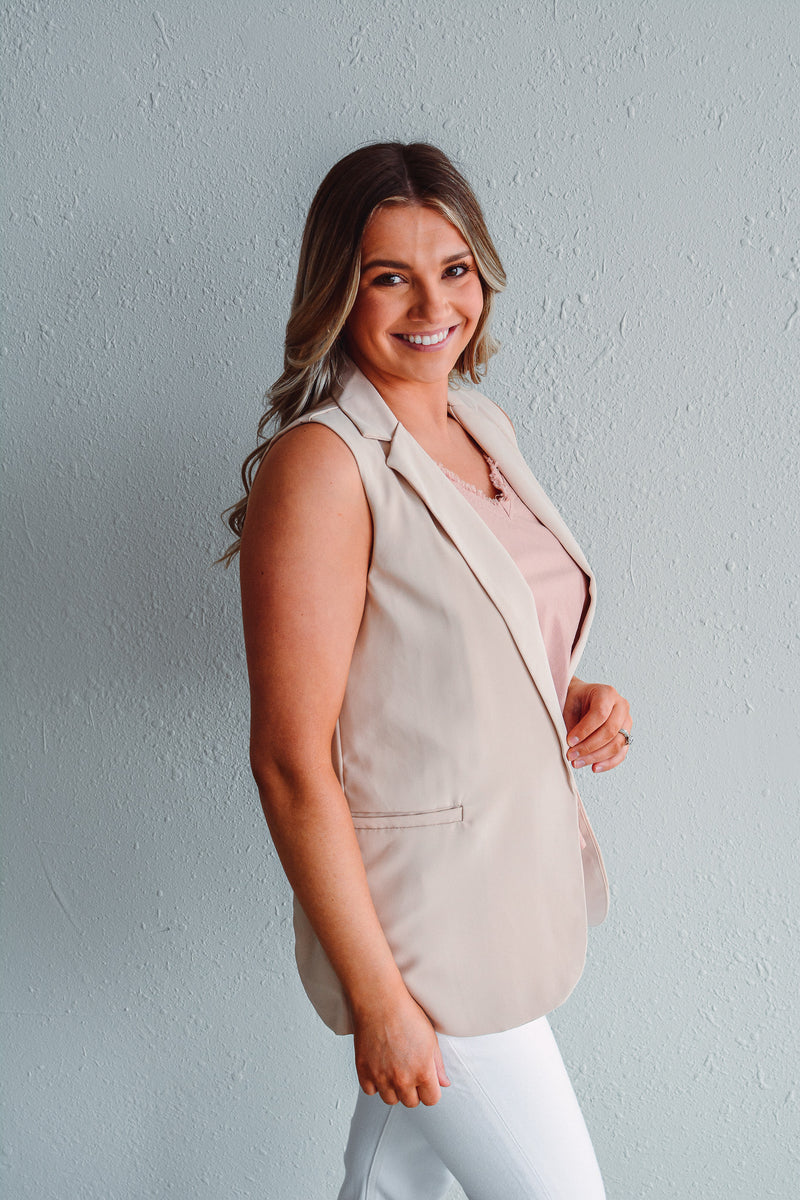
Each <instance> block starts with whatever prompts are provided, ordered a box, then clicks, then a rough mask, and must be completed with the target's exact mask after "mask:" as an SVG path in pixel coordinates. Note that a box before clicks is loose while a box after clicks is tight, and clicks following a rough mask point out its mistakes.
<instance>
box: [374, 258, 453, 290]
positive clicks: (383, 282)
mask: <svg viewBox="0 0 800 1200" xmlns="http://www.w3.org/2000/svg"><path fill="white" fill-rule="evenodd" d="M471 270H472V267H471V266H470V264H469V263H466V262H459V263H451V264H450V266H449V267H445V275H447V276H448V278H449V279H463V278H464V276H465V275H467V274H468V273H469V272H470V271H471ZM449 271H461V274H460V275H448V272H449ZM390 279H399V280H401V281H402V280H403V276H402V275H398V274H397V272H396V271H389V272H387V273H386V274H385V275H376V277H375V278H374V279H373V281H372V282H373V284H375V285H377V286H378V287H396V286H397V285H396V284H394V283H390V282H389V280H390Z"/></svg>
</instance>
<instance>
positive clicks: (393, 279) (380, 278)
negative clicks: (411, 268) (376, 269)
mask: <svg viewBox="0 0 800 1200" xmlns="http://www.w3.org/2000/svg"><path fill="white" fill-rule="evenodd" d="M372 282H373V283H374V284H377V286H378V287H397V285H398V283H402V282H403V276H402V275H398V274H397V272H396V271H387V272H386V273H385V274H384V275H376V276H375V278H374V279H373V281H372Z"/></svg>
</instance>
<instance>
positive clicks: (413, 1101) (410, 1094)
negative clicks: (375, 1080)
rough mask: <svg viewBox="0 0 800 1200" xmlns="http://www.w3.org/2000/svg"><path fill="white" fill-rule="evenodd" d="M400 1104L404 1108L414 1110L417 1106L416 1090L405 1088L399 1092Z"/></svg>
mask: <svg viewBox="0 0 800 1200" xmlns="http://www.w3.org/2000/svg"><path fill="white" fill-rule="evenodd" d="M400 1103H401V1104H404V1105H405V1107H406V1108H416V1107H417V1105H418V1104H419V1096H418V1094H417V1089H416V1088H407V1089H404V1090H403V1091H402V1092H400Z"/></svg>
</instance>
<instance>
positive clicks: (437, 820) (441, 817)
mask: <svg viewBox="0 0 800 1200" xmlns="http://www.w3.org/2000/svg"><path fill="white" fill-rule="evenodd" d="M351 816H352V818H353V824H354V825H355V827H356V829H411V828H417V827H418V826H422V825H450V824H452V823H453V822H455V821H463V820H464V809H463V806H462V805H461V804H456V805H451V806H450V807H449V808H434V809H428V810H427V811H425V812H390V813H359V812H354V813H351Z"/></svg>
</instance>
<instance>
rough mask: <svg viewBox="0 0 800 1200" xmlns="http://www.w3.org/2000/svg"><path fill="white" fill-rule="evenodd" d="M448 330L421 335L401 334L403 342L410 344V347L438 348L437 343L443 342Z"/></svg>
mask: <svg viewBox="0 0 800 1200" xmlns="http://www.w3.org/2000/svg"><path fill="white" fill-rule="evenodd" d="M449 332H450V330H449V329H443V330H442V331H441V333H432V334H428V333H426V334H423V335H421V336H420V334H418V333H402V334H401V335H400V336H401V337H402V339H403V341H404V342H411V344H412V346H438V344H439V342H443V341H444V340H445V338H446V337H447V335H448V333H449Z"/></svg>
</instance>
